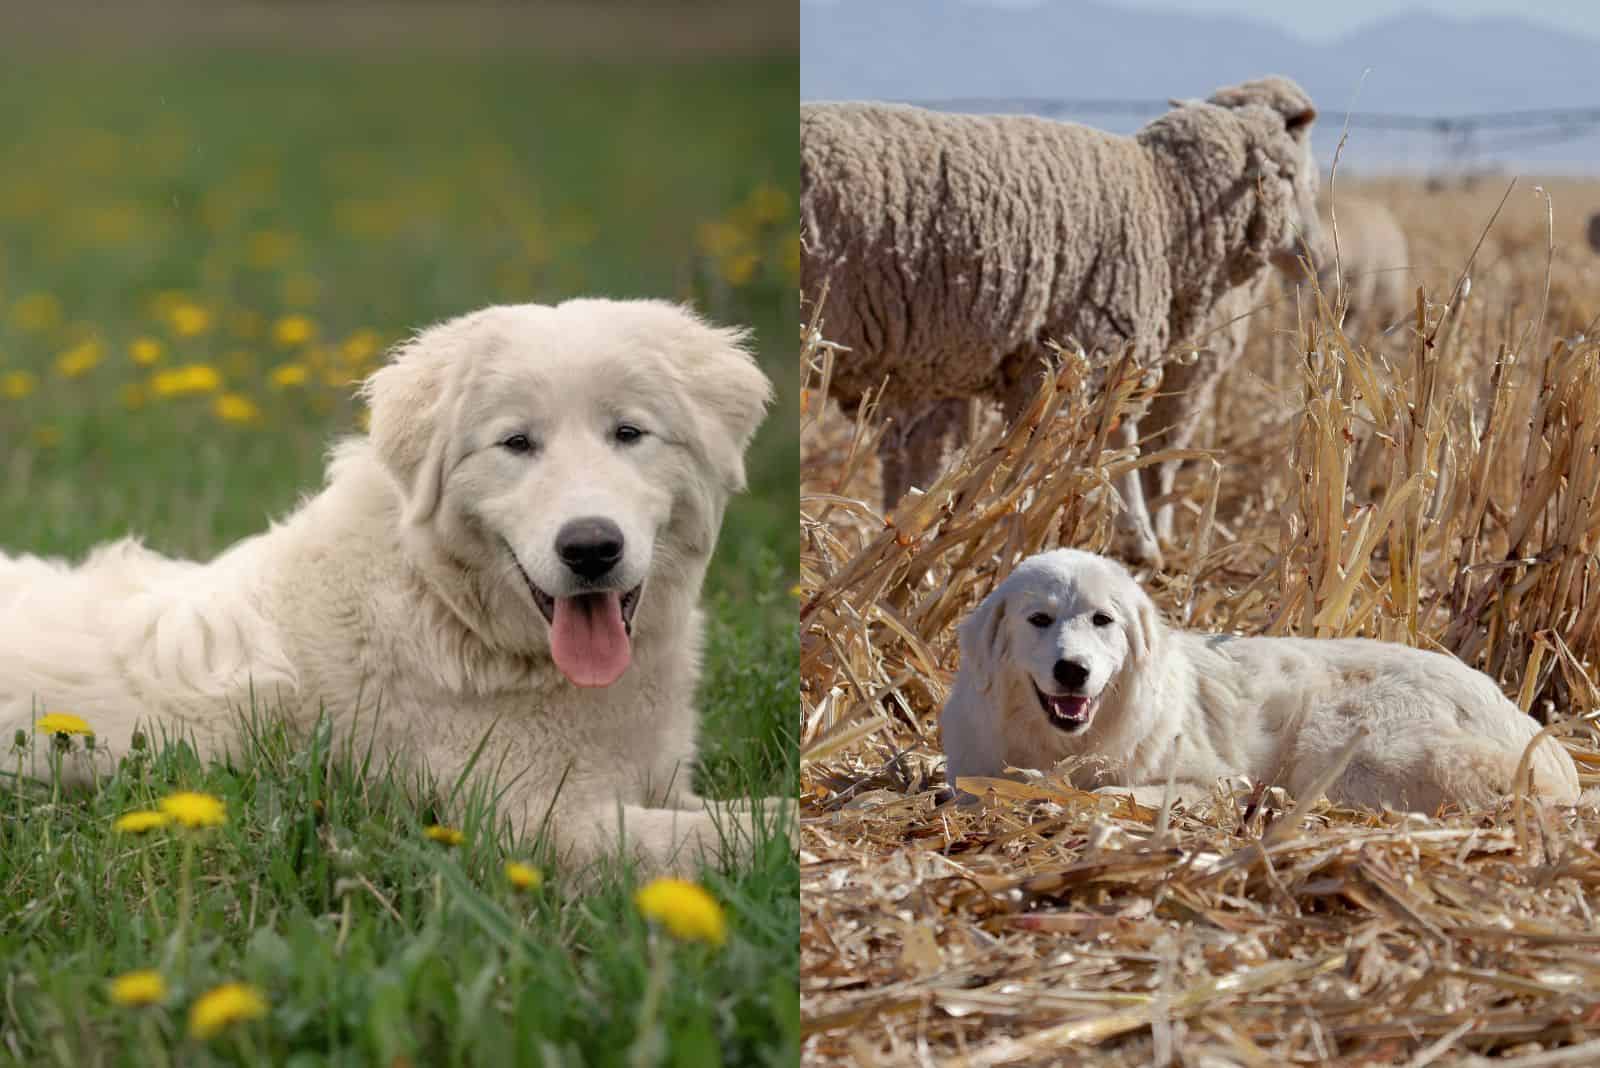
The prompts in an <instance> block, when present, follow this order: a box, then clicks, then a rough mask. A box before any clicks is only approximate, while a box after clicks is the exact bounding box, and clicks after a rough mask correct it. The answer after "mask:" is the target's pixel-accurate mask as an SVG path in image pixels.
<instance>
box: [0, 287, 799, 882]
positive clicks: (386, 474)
mask: <svg viewBox="0 0 1600 1068" xmlns="http://www.w3.org/2000/svg"><path fill="white" fill-rule="evenodd" d="M742 342H743V336H742V334H741V333H740V332H739V331H736V330H729V329H719V328H716V327H713V326H710V325H708V324H706V323H704V322H702V321H701V320H699V319H698V318H696V317H695V316H694V315H692V314H690V313H689V312H687V311H685V310H683V309H681V308H679V307H676V306H674V305H671V304H666V303H661V302H654V301H607V300H573V301H568V302H566V303H564V304H561V305H558V306H554V307H547V306H542V305H522V306H516V307H497V308H488V309H486V310H483V311H479V312H475V313H473V314H471V315H466V316H463V317H461V318H458V319H455V320H452V321H450V322H446V323H443V324H441V325H438V326H434V327H432V328H430V329H428V330H425V331H423V332H422V333H420V334H419V335H417V336H416V337H414V338H413V339H412V340H411V341H409V342H408V343H406V344H404V345H402V346H400V347H399V348H398V349H397V350H396V351H395V352H394V353H393V355H392V357H391V359H390V361H389V362H388V364H387V365H386V366H384V367H383V368H382V369H380V370H379V371H377V372H376V373H375V374H374V375H373V376H372V377H371V378H370V379H369V380H368V382H367V384H366V387H365V391H366V397H367V399H368V401H369V403H370V405H371V411H372V425H371V432H370V434H368V435H367V436H366V437H361V438H356V439H353V440H349V441H346V442H344V443H343V444H341V445H339V446H338V448H337V449H336V450H335V451H334V454H333V458H332V461H331V464H330V469H329V474H328V479H327V484H326V486H325V487H324V488H323V490H322V491H321V492H320V493H319V494H318V495H317V496H315V497H313V498H311V499H309V500H307V501H306V502H305V503H304V504H303V505H302V506H301V507H300V508H299V509H298V510H297V511H296V512H295V513H294V514H292V515H291V516H289V517H288V518H287V519H285V520H284V521H282V522H281V523H279V524H276V525H274V526H273V527H272V528H271V529H269V530H268V531H267V532H266V533H264V534H261V535H258V536H256V537H253V538H250V539H248V540H246V541H244V542H241V543H240V544H238V545H236V546H234V547H233V548H232V549H230V550H229V551H227V552H225V553H224V554H222V555H221V556H219V557H218V558H217V559H215V560H213V561H212V562H210V563H207V564H198V563H190V562H184V561H177V560H170V559H167V558H165V557H162V556H160V555H158V554H156V553H153V552H151V551H149V550H147V549H145V548H143V547H141V546H140V545H139V544H137V543H136V542H133V541H123V542H119V543H116V544H113V545H109V546H106V547H103V548H101V549H99V550H97V551H95V552H94V553H92V554H91V555H90V556H89V558H88V559H87V560H86V561H84V562H83V563H82V564H81V565H78V566H70V565H68V564H65V563H61V562H57V561H49V560H41V559H37V558H34V557H22V558H20V559H11V558H7V557H4V556H0V738H5V739H9V738H10V737H11V735H12V731H13V729H16V728H22V729H27V728H28V726H29V722H30V719H31V718H32V717H33V716H34V715H35V714H36V713H38V712H44V711H48V710H65V711H71V712H74V713H77V714H79V715H81V716H83V717H84V718H85V719H87V720H88V721H89V722H90V724H91V725H92V726H93V727H94V729H95V731H96V734H97V739H96V740H97V742H98V743H99V744H98V746H97V748H98V749H99V750H100V751H102V752H104V751H109V752H110V753H111V754H112V755H113V756H114V755H116V754H119V753H122V752H125V751H126V750H127V747H128V745H129V742H130V739H131V737H132V735H133V733H134V731H135V729H136V727H143V728H144V729H146V730H148V731H152V733H154V734H155V736H157V737H159V736H160V733H159V732H160V731H161V730H162V729H163V728H165V729H167V730H169V731H170V730H172V729H174V728H175V729H176V730H177V731H178V732H179V733H181V734H182V735H183V736H184V737H187V738H191V739H193V740H194V741H195V742H196V743H198V745H199V747H200V749H201V751H202V753H216V752H218V751H220V750H222V749H224V748H226V747H228V746H230V745H237V742H238V737H237V728H238V724H239V722H240V716H239V714H238V713H239V710H240V709H241V708H242V707H244V706H247V705H248V704H249V703H250V702H251V701H252V700H256V701H258V702H260V703H261V704H263V705H265V706H267V707H268V708H269V709H272V710H276V709H277V708H279V707H280V706H281V707H282V708H283V709H284V710H285V711H286V712H287V713H288V714H289V715H290V716H291V718H292V719H293V720H294V721H295V722H296V723H297V724H298V725H301V726H304V725H305V724H306V723H308V722H310V721H311V720H312V719H313V718H314V717H315V716H316V715H317V714H318V710H319V709H326V710H327V711H328V713H329V714H330V715H332V716H333V717H334V719H335V723H336V725H343V726H345V727H347V728H348V727H350V726H351V724H352V721H353V720H354V719H355V718H356V717H357V716H358V715H360V716H364V718H363V719H362V720H361V722H360V723H359V724H357V726H359V727H360V729H363V730H364V729H366V727H367V726H368V725H369V724H370V723H372V722H374V710H376V716H375V722H376V731H377V735H376V737H377V740H378V743H379V746H380V748H381V749H382V750H384V751H385V752H388V753H395V754H399V755H400V756H402V757H405V758H409V759H412V760H417V761H421V762H422V763H425V764H426V766H427V767H428V768H429V769H430V770H431V772H432V773H433V774H434V775H435V776H437V777H439V778H440V779H441V780H442V781H445V782H449V781H451V780H452V779H453V778H454V777H455V776H457V775H458V774H459V773H461V772H462V771H463V769H465V768H466V767H467V766H468V765H469V763H470V762H471V760H472V757H473V754H474V751H475V750H476V749H477V748H478V746H479V743H480V742H481V741H482V740H483V739H484V737H485V735H490V741H489V745H488V748H487V750H486V752H485V755H484V758H483V760H482V761H481V763H482V764H483V765H484V766H486V767H491V768H492V767H498V768H500V769H501V775H502V779H503V780H509V787H508V792H507V794H506V795H505V796H504V798H503V800H502V802H501V811H502V812H509V813H511V815H512V816H513V819H514V820H516V821H518V822H519V823H521V825H522V826H523V827H524V828H525V829H527V830H534V829H537V828H538V827H539V826H540V824H541V823H542V822H543V821H544V820H545V819H546V816H547V813H548V814H549V815H550V817H551V819H550V826H551V828H552V829H553V833H554V835H555V842H556V845H557V848H558V849H559V850H561V851H562V852H563V853H565V854H566V855H567V856H568V857H569V858H570V859H572V860H574V861H575V862H577V863H585V862H588V861H590V860H593V859H595V858H597V857H599V856H601V855H604V854H607V853H611V852H614V851H616V850H617V848H618V845H619V842H618V834H619V831H620V833H621V835H622V836H623V838H624V839H625V840H626V847H627V848H628V849H630V850H631V851H632V853H633V854H634V855H635V856H636V857H637V858H638V860H639V861H640V862H641V863H642V864H643V865H644V867H646V868H647V869H650V870H664V869H672V868H678V869H686V868H691V867H692V866H693V865H694V864H695V863H696V862H697V861H699V860H700V859H702V858H707V859H714V858H715V857H716V856H717V855H718V854H719V850H720V849H721V847H722V844H723V843H724V842H725V841H733V842H735V843H737V841H738V840H739V839H740V838H741V837H743V838H744V839H745V840H748V837H749V834H750V830H751V828H750V823H751V820H752V818H754V814H753V813H752V812H750V811H749V810H748V808H736V807H735V806H721V807H719V808H717V809H715V810H713V808H712V807H711V806H710V803H708V802H705V801H703V800H702V799H700V798H698V797H696V796H695V795H694V794H693V792H692V791H691V789H690V786H689V779H690V774H691V768H692V765H693V762H694V757H695V742H696V717H695V712H694V708H693V705H692V699H693V695H694V689H695V682H696V677H697V675H698V673H699V668H700V652H701V629H702V621H701V616H700V610H699V608H698V599H699V594H700V586H701V581H702V579H703V578H704V576H705V571H706V564H707V562H708V560H709V559H710V557H711V551H712V547H713V545H714V544H715V543H716V538H717V532H718V529H719V527H720V526H721V523H722V514H723V507H724V504H725V502H726V500H727V497H728V495H729V494H730V493H733V492H735V491H738V490H741V489H743V488H744V461H743V453H744V448H745V446H746V444H747V443H748V442H749V440H750V438H751V436H752V434H753V433H754V432H755V429H756V427H757V425H758V424H759V423H760V422H761V419H762V416H763V414H764V412H765V409H766V405H767V402H768V400H769V398H770V384H769V383H768V381H767V379H766V377H765V376H764V375H763V374H762V373H761V371H760V370H759V369H758V368H757V366H756V364H755V362H754V361H753V360H752V359H751V358H750V356H749V354H748V353H747V352H746V351H745V350H744V348H743V344H742ZM491 731H492V734H491ZM500 785H501V786H506V785H507V783H506V782H505V781H502V782H501V783H500Z"/></svg>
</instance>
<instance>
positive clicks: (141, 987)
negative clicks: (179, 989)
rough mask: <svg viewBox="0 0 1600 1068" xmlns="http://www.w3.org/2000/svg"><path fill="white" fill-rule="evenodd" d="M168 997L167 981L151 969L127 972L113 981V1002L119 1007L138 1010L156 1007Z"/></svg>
mask: <svg viewBox="0 0 1600 1068" xmlns="http://www.w3.org/2000/svg"><path fill="white" fill-rule="evenodd" d="M166 996H167V981H166V980H165V979H163V978H162V977H161V973H160V972H158V971H154V970H152V969H149V968H141V969H140V970H138V971H135V972H125V973H124V974H122V975H119V976H117V977H116V978H115V979H113V980H111V1000H112V1001H114V1002H116V1003H117V1004H118V1005H126V1006H128V1007H129V1008H137V1007H139V1006H141V1005H154V1004H156V1003H157V1002H159V1001H162V1000H163V999H165V998H166Z"/></svg>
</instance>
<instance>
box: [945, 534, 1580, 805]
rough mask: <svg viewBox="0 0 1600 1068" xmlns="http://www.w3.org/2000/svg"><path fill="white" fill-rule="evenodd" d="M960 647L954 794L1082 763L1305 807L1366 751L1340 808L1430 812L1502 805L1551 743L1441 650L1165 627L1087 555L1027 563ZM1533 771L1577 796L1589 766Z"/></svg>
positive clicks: (950, 768)
mask: <svg viewBox="0 0 1600 1068" xmlns="http://www.w3.org/2000/svg"><path fill="white" fill-rule="evenodd" d="M960 638H961V673H960V674H959V675H958V676H957V678H956V684H955V686H954V687H953V689H952V690H951V693H950V699H949V701H948V702H947V703H946V704H945V708H944V712H943V714H942V715H941V717H940V728H941V734H942V736H943V739H944V751H945V756H946V760H947V764H946V772H945V775H946V778H947V779H948V781H949V782H950V784H951V785H952V786H955V785H956V784H957V783H958V781H959V780H961V779H965V778H969V777H976V776H981V777H989V778H993V777H997V776H1000V775H1003V774H1004V773H1005V769H1006V768H1007V767H1012V768H1034V769H1043V770H1051V769H1052V768H1054V767H1055V766H1056V765H1057V764H1059V763H1060V762H1062V761H1066V760H1069V758H1073V757H1079V758H1084V762H1083V763H1081V764H1078V765H1077V766H1075V767H1070V766H1069V767H1067V768H1066V769H1065V770H1066V773H1067V775H1068V777H1069V779H1070V780H1071V782H1072V783H1073V784H1074V785H1076V786H1079V787H1102V786H1123V787H1136V788H1137V787H1146V788H1148V787H1152V786H1158V785H1162V784H1165V783H1166V782H1167V780H1168V777H1169V775H1170V776H1171V778H1172V780H1173V781H1174V782H1176V783H1177V784H1178V785H1179V786H1180V788H1181V793H1182V794H1183V795H1184V796H1188V797H1190V798H1197V797H1205V796H1207V795H1208V794H1209V792H1210V789H1211V786H1212V784H1213V783H1214V782H1215V781H1216V780H1217V779H1219V778H1224V777H1228V776H1235V775H1245V776H1248V777H1249V778H1251V779H1252V780H1254V781H1255V782H1258V783H1267V784H1279V785H1282V786H1285V787H1287V788H1288V790H1289V792H1290V793H1291V794H1294V795H1296V796H1304V795H1305V794H1306V793H1308V792H1309V791H1310V788H1311V786H1312V784H1314V783H1316V782H1317V781H1318V779H1319V778H1320V777H1324V776H1325V774H1326V773H1328V772H1330V771H1331V770H1332V768H1333V766H1334V765H1335V764H1336V762H1337V760H1338V758H1339V757H1340V756H1341V755H1342V754H1343V752H1344V750H1345V748H1346V747H1347V746H1352V747H1353V749H1352V755H1351V757H1350V760H1349V762H1348V763H1347V764H1346V765H1345V766H1344V770H1343V771H1342V772H1340V773H1339V774H1338V775H1337V777H1335V778H1334V779H1333V781H1332V783H1331V784H1330V785H1329V786H1328V788H1327V795H1328V797H1329V798H1330V799H1331V800H1333V801H1335V802H1337V803H1340V804H1345V805H1353V806H1364V807H1369V808H1380V807H1383V806H1388V807H1391V808H1395V809H1413V810H1418V811H1422V812H1432V811H1434V810H1435V809H1437V808H1438V807H1439V806H1440V805H1441V804H1456V805H1461V806H1464V807H1481V806H1488V805H1493V804H1495V803H1496V802H1498V801H1499V800H1500V799H1501V798H1503V797H1505V796H1506V795H1507V794H1508V793H1509V792H1510V791H1511V790H1512V789H1513V788H1514V786H1515V775H1516V770H1517V766H1518V763H1519V761H1520V760H1521V759H1522V756H1523V751H1524V750H1525V749H1527V748H1528V745H1529V743H1530V742H1532V741H1533V739H1534V737H1535V736H1536V735H1537V734H1538V733H1539V725H1538V724H1537V723H1535V722H1534V720H1533V719H1532V717H1530V716H1527V715H1525V714H1523V712H1522V711H1521V710H1520V709H1518V708H1517V706H1516V705H1514V704H1512V703H1511V702H1510V701H1508V700H1507V699H1506V697H1505V695H1504V694H1502V693H1501V692H1500V690H1499V688H1498V687H1497V686H1496V685H1495V684H1494V682H1493V680H1491V679H1490V678H1489V677H1488V676H1487V675H1485V674H1483V673H1482V672H1479V671H1474V670H1473V669H1472V668H1470V667H1468V666H1467V665H1465V664H1463V663H1462V662H1461V661H1459V660H1457V659H1456V658H1455V657H1453V656H1448V655H1446V654H1444V653H1435V652H1428V651H1424V650H1421V649H1412V648H1409V647H1407V646H1403V645H1395V644H1392V643H1389V642H1378V641H1368V640H1365V639H1360V638H1346V639H1326V640H1318V639H1310V638H1237V637H1232V636H1230V635H1226V634H1199V633H1189V632H1185V631H1180V630H1173V629H1169V628H1168V627H1167V626H1166V625H1165V624H1164V623H1162V621H1161V616H1160V613H1159V612H1158V611H1157V610H1156V607H1155V605H1154V604H1153V603H1151V601H1150V598H1149V597H1148V596H1147V595H1146V594H1145V592H1144V591H1143V590H1142V589H1140V588H1139V584H1138V583H1137V582H1135V581H1134V579H1133V577H1132V576H1131V575H1130V574H1129V573H1128V572H1127V571H1126V570H1125V569H1124V568H1123V567H1122V565H1121V564H1118V563H1117V562H1115V561H1114V560H1110V559H1108V558H1106V557H1103V556H1098V555H1095V554H1093V553H1086V552H1082V551H1079V550H1077V549H1057V550H1055V551H1053V552H1046V553H1040V554H1038V555H1037V556H1032V557H1029V558H1028V559H1027V560H1024V561H1023V562H1022V563H1021V564H1020V565H1018V567H1017V569H1016V570H1015V571H1013V572H1012V573H1011V574H1010V575H1008V576H1007V577H1006V578H1005V580H1004V581H1002V582H1001V583H1000V584H999V585H998V586H997V587H995V589H994V591H993V592H992V593H990V594H989V596H988V597H986V598H984V600H983V602H982V603H981V604H980V605H979V606H978V608H977V610H976V611H975V612H973V614H972V615H971V616H970V617H968V618H967V620H966V621H965V622H964V623H963V624H962V626H961V631H960ZM1363 730H1365V731H1366V732H1367V733H1366V735H1365V737H1361V736H1360V732H1361V731H1363ZM1174 760H1175V761H1176V763H1175V764H1174ZM1529 771H1530V773H1531V776H1532V782H1531V789H1532V793H1534V794H1535V795H1538V796H1541V797H1543V798H1545V799H1547V800H1551V801H1559V802H1563V803H1572V802H1574V801H1576V800H1577V798H1578V773H1577V769H1576V768H1575V767H1574V766H1573V763H1572V757H1571V756H1570V755H1569V754H1568V753H1567V751H1566V749H1565V748H1563V747H1562V746H1561V744H1560V743H1559V742H1557V741H1556V740H1555V739H1554V738H1548V737H1547V738H1544V739H1541V740H1540V741H1539V743H1538V744H1537V745H1535V746H1533V749H1532V752H1531V756H1530V761H1529ZM962 797H963V800H966V801H971V800H974V797H973V795H971V794H968V793H965V792H963V793H962Z"/></svg>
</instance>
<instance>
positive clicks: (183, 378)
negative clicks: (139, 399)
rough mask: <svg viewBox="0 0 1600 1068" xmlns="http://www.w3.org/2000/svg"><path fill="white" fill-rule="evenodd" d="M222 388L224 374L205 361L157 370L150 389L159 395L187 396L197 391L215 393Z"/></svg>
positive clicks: (151, 380) (152, 377)
mask: <svg viewBox="0 0 1600 1068" xmlns="http://www.w3.org/2000/svg"><path fill="white" fill-rule="evenodd" d="M221 388H222V376H221V375H220V374H218V373H217V369H216V368H215V367H212V366H210V365H208V364H203V363H191V364H185V365H184V366H182V367H174V368H172V369H171V370H169V371H157V372H156V373H155V374H154V375H153V376H151V379H150V391H151V392H152V393H154V394H155V395H156V396H158V397H187V396H190V395H192V394H195V393H215V392H216V391H217V390H219V389H221Z"/></svg>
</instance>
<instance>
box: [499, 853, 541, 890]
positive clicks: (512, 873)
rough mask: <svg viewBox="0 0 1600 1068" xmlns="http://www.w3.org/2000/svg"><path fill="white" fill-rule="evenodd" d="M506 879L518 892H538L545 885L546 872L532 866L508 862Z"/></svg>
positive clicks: (513, 861)
mask: <svg viewBox="0 0 1600 1068" xmlns="http://www.w3.org/2000/svg"><path fill="white" fill-rule="evenodd" d="M506 879H507V881H508V882H510V883H511V885H512V886H514V887H516V888H517V889H518V890H537V889H539V887H541V886H543V885H544V872H542V871H540V870H539V869H538V868H535V867H534V866H533V865H531V864H523V863H521V862H520V861H515V860H508V861H506Z"/></svg>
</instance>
